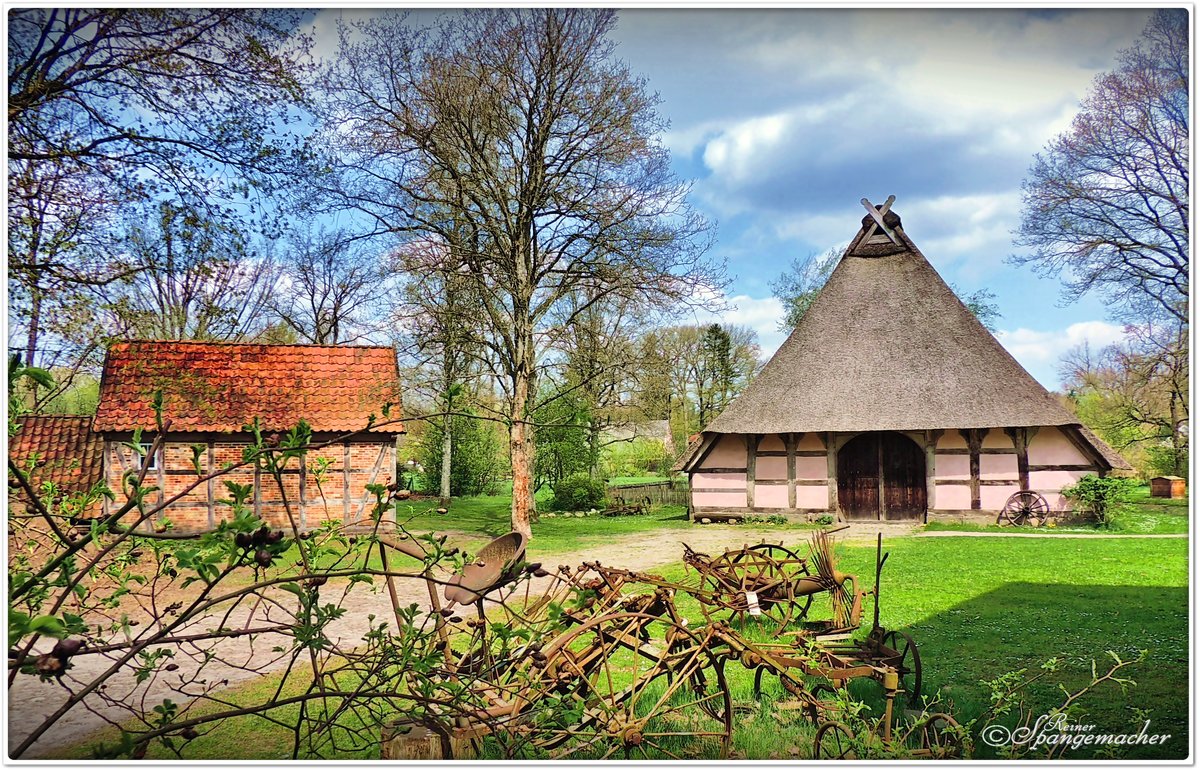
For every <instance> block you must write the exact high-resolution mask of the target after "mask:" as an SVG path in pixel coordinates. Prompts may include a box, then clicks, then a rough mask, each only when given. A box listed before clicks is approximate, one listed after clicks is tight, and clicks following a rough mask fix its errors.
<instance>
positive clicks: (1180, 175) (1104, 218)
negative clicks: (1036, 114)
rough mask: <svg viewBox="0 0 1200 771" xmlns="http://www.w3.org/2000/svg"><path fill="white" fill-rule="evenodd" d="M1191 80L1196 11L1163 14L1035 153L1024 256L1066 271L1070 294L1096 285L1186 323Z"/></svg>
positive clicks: (1042, 267)
mask: <svg viewBox="0 0 1200 771" xmlns="http://www.w3.org/2000/svg"><path fill="white" fill-rule="evenodd" d="M1188 87H1189V62H1188V14H1187V11H1185V10H1182V9H1169V10H1161V11H1157V12H1155V14H1154V16H1153V17H1152V18H1151V20H1150V23H1149V24H1148V25H1147V26H1146V29H1145V31H1144V32H1143V33H1142V36H1141V38H1140V39H1139V40H1138V41H1137V43H1136V44H1135V45H1134V46H1133V47H1132V48H1130V49H1128V50H1125V51H1122V52H1121V53H1120V55H1119V57H1118V67H1117V69H1116V70H1114V71H1113V72H1109V73H1106V74H1104V75H1101V76H1099V77H1098V78H1096V81H1095V83H1094V84H1093V86H1092V91H1091V93H1090V94H1089V95H1088V96H1087V98H1086V99H1085V100H1084V101H1083V105H1082V109H1081V111H1080V112H1079V114H1078V115H1077V116H1076V117H1075V120H1074V121H1073V122H1072V124H1071V128H1070V130H1069V131H1067V132H1066V133H1064V134H1062V135H1060V136H1059V137H1057V138H1055V139H1054V140H1053V141H1051V142H1050V144H1049V145H1047V147H1046V149H1045V150H1044V151H1043V152H1042V153H1040V154H1039V155H1038V156H1037V157H1036V159H1035V161H1034V165H1033V168H1032V169H1031V170H1030V172H1029V176H1028V178H1027V179H1026V180H1025V182H1024V184H1023V186H1022V188H1023V191H1024V196H1023V206H1024V209H1023V213H1022V218H1021V225H1020V229H1019V230H1018V231H1017V243H1018V244H1019V245H1021V246H1025V247H1028V248H1029V249H1030V252H1029V253H1028V254H1024V255H1017V256H1015V257H1014V258H1012V259H1013V261H1014V262H1015V263H1016V264H1019V265H1024V264H1028V265H1033V266H1034V267H1035V268H1036V269H1037V270H1038V271H1039V272H1041V273H1042V274H1044V275H1058V274H1060V273H1062V274H1065V275H1066V276H1067V281H1066V284H1065V289H1066V296H1067V297H1068V298H1070V299H1074V298H1076V297H1079V296H1081V295H1082V294H1084V293H1086V292H1089V291H1091V290H1096V291H1099V292H1101V293H1103V294H1104V295H1105V296H1106V297H1107V298H1108V299H1109V301H1110V302H1111V303H1112V305H1113V306H1114V308H1116V309H1117V310H1118V311H1121V310H1126V309H1129V308H1130V306H1137V312H1138V315H1141V312H1143V311H1144V310H1145V306H1147V305H1152V306H1153V307H1154V309H1155V312H1156V314H1158V315H1166V316H1171V317H1174V318H1176V319H1178V320H1179V321H1181V322H1183V323H1187V317H1188V311H1187V300H1188V257H1189V252H1188V237H1189V232H1190V231H1189V208H1188V196H1189V187H1188V184H1189V176H1188V175H1189V169H1188V165H1189V155H1188V152H1189V151H1188V147H1189V131H1188V128H1189V127H1188V119H1189V109H1188Z"/></svg>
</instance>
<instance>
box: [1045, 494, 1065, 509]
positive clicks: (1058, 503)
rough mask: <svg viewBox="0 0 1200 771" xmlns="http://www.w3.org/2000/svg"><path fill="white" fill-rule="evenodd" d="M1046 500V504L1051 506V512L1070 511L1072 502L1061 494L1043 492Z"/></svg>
mask: <svg viewBox="0 0 1200 771" xmlns="http://www.w3.org/2000/svg"><path fill="white" fill-rule="evenodd" d="M1042 495H1043V496H1045V498H1046V503H1048V504H1050V511H1070V510H1071V502H1070V501H1069V500H1067V499H1066V498H1064V497H1063V496H1062V495H1061V494H1060V493H1047V492H1043V493H1042Z"/></svg>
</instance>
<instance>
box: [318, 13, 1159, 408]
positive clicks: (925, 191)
mask: <svg viewBox="0 0 1200 771" xmlns="http://www.w3.org/2000/svg"><path fill="white" fill-rule="evenodd" d="M377 13H386V11H379V10H369V11H348V12H344V11H340V10H335V9H326V10H323V11H320V12H318V13H317V14H316V17H315V20H314V22H315V28H316V29H315V32H316V38H317V53H318V55H322V54H324V55H328V54H332V53H333V52H334V51H336V49H337V34H336V25H335V20H336V19H337V18H338V17H343V18H347V17H350V16H353V15H359V14H362V15H374V14H377ZM441 13H453V11H440V10H432V9H422V10H421V11H419V12H417V13H416V14H414V15H413V21H414V22H417V23H428V22H430V21H432V20H433V19H434V17H436V16H437V15H440V14H441ZM1150 13H1151V10H1150V9H1149V8H1148V7H1145V6H1143V7H1141V8H1135V9H1099V8H1096V9H1083V8H1080V9H1068V10H1048V9H1041V10H1030V9H953V8H943V9H855V8H844V9H812V8H790V9H788V8H776V9H750V10H745V9H734V8H730V9H686V8H676V9H643V8H624V9H621V10H620V11H619V22H618V25H617V28H616V31H615V35H614V36H615V38H616V39H617V41H618V42H619V45H618V49H617V55H618V56H619V57H621V58H622V59H624V60H625V61H626V62H628V64H629V65H630V68H631V70H632V71H633V72H634V73H636V74H638V75H640V76H643V77H645V78H646V79H647V82H648V85H649V88H650V89H651V90H653V91H657V92H658V93H659V95H660V96H661V99H662V104H661V106H660V110H661V111H662V113H663V114H664V115H665V116H667V117H668V118H669V119H670V121H671V130H670V132H669V133H668V134H667V136H666V137H665V138H664V139H665V141H666V142H667V144H668V145H669V147H670V149H671V151H672V157H673V163H674V165H675V168H676V171H677V172H678V174H679V176H680V177H682V178H684V179H690V180H694V191H693V203H694V205H695V206H696V207H697V208H698V209H699V210H700V211H701V212H703V213H704V214H705V215H706V216H707V217H708V218H709V219H711V220H713V221H715V222H716V223H717V242H716V245H715V246H714V250H715V254H716V256H718V257H724V258H725V259H726V260H727V262H728V270H729V274H730V277H731V279H732V281H731V285H730V290H729V292H728V298H727V299H728V301H729V305H730V309H729V310H728V311H726V312H724V313H722V314H720V315H719V318H721V319H722V320H724V321H727V322H730V323H735V324H744V325H747V326H750V327H753V328H754V329H755V330H756V331H757V332H758V335H759V340H760V342H761V344H762V347H763V353H764V356H766V355H769V354H771V353H773V352H774V351H775V349H776V348H777V347H778V346H779V345H780V343H782V342H783V338H784V334H783V333H782V332H780V331H779V329H778V321H779V318H780V317H781V315H782V309H781V306H780V304H779V302H778V301H777V300H776V299H775V298H773V297H772V296H771V290H770V283H771V281H772V280H773V279H774V278H775V277H777V276H778V275H779V274H780V273H781V272H782V271H783V270H784V269H785V267H786V266H787V265H788V263H789V262H790V260H791V259H792V258H794V257H805V256H807V255H810V254H813V253H820V252H824V251H826V250H828V249H830V248H831V247H835V246H838V245H844V244H846V243H847V242H848V241H849V240H850V238H852V237H853V236H854V234H855V233H856V232H857V230H858V227H859V222H860V221H861V219H862V217H863V215H864V211H863V209H862V206H861V204H860V203H859V200H860V199H861V198H863V197H864V196H865V197H867V198H870V199H871V200H873V201H877V202H878V201H882V200H884V199H886V198H887V196H888V195H895V196H896V203H895V205H894V210H895V211H896V212H897V213H898V214H900V215H901V216H902V217H903V221H904V227H905V232H906V233H908V235H909V237H910V238H912V239H913V240H914V241H915V242H916V244H917V245H918V246H919V247H920V248H921V251H922V252H924V254H925V255H926V257H928V258H929V260H930V261H931V262H932V263H933V265H934V267H935V268H937V270H938V271H939V272H940V273H941V274H942V277H943V278H945V279H946V280H947V281H948V282H949V283H952V284H955V285H956V286H957V287H958V288H959V289H960V290H961V291H963V292H967V293H969V292H973V291H975V290H979V289H984V288H986V289H989V290H991V291H992V292H994V293H995V295H996V298H997V300H996V301H997V304H998V306H999V309H1000V312H1001V314H1002V316H1001V319H1000V321H999V323H998V327H999V331H998V332H997V337H998V338H999V339H1000V341H1001V343H1003V344H1004V345H1005V347H1006V348H1007V349H1008V350H1009V351H1010V352H1011V353H1012V354H1013V355H1014V356H1015V357H1016V358H1017V360H1018V361H1020V362H1021V363H1022V364H1023V365H1024V366H1025V367H1026V368H1027V369H1028V370H1029V371H1030V372H1031V373H1032V374H1033V376H1034V377H1036V378H1037V379H1038V380H1039V381H1041V382H1042V384H1043V385H1045V386H1047V387H1048V388H1057V387H1058V386H1059V385H1060V378H1059V376H1058V361H1059V359H1060V357H1061V356H1062V354H1063V353H1065V352H1066V351H1068V350H1069V349H1071V348H1072V347H1074V346H1077V345H1079V344H1081V343H1083V342H1089V343H1091V344H1092V345H1094V346H1100V345H1105V344H1107V343H1110V342H1113V341H1114V340H1116V339H1119V337H1120V335H1121V328H1120V327H1119V326H1118V325H1115V324H1112V323H1109V322H1108V321H1107V315H1106V312H1105V308H1104V306H1103V304H1102V302H1101V301H1100V300H1099V299H1097V298H1085V299H1084V300H1082V301H1079V302H1076V303H1073V304H1069V305H1063V304H1062V302H1061V295H1060V289H1061V283H1060V281H1059V280H1058V279H1057V278H1055V277H1051V278H1039V277H1038V276H1037V275H1035V274H1034V272H1033V271H1032V270H1031V269H1030V268H1027V267H1026V268H1018V267H1014V266H1012V265H1009V264H1007V263H1006V261H1005V260H1006V258H1007V257H1008V256H1009V255H1011V254H1013V252H1014V246H1013V243H1012V233H1013V230H1014V229H1015V228H1016V227H1017V225H1018V223H1019V216H1020V185H1021V180H1022V178H1023V177H1024V175H1025V172H1026V170H1027V169H1028V168H1029V167H1030V165H1031V163H1032V160H1033V156H1034V154H1035V153H1036V152H1038V151H1039V150H1040V149H1041V148H1042V147H1043V146H1044V145H1045V144H1046V143H1047V141H1049V140H1050V139H1051V138H1053V137H1054V136H1055V135H1056V134H1058V133H1060V132H1062V131H1064V130H1065V129H1066V128H1067V127H1068V126H1069V125H1070V122H1071V119H1072V117H1073V116H1074V115H1075V113H1076V111H1077V110H1078V107H1079V102H1080V100H1081V98H1082V97H1083V96H1084V95H1085V94H1086V93H1087V91H1088V88H1089V85H1090V83H1091V82H1092V79H1093V78H1094V77H1095V76H1096V75H1097V74H1099V73H1100V72H1103V71H1106V70H1109V69H1111V68H1112V67H1113V66H1114V63H1115V57H1116V54H1117V52H1118V50H1119V49H1121V48H1124V47H1128V46H1129V45H1130V44H1131V43H1132V42H1133V41H1134V40H1135V39H1136V38H1137V36H1138V35H1139V34H1140V32H1141V30H1142V28H1143V27H1144V26H1145V23H1146V21H1147V19H1148V17H1149V15H1150ZM708 320H709V317H703V318H697V319H696V321H708Z"/></svg>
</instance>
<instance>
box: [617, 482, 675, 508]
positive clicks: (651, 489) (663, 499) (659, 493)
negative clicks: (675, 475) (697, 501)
mask: <svg viewBox="0 0 1200 771" xmlns="http://www.w3.org/2000/svg"><path fill="white" fill-rule="evenodd" d="M608 497H609V499H610V500H613V499H616V498H624V499H625V502H626V503H637V502H638V501H644V500H645V499H646V498H649V499H650V504H651V505H652V506H658V505H662V504H665V505H668V506H686V505H687V504H688V488H687V483H686V482H671V481H667V482H648V483H644V484H636V485H617V486H615V487H610V488H608Z"/></svg>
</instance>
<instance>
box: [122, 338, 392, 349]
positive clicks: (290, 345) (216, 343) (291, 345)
mask: <svg viewBox="0 0 1200 771" xmlns="http://www.w3.org/2000/svg"><path fill="white" fill-rule="evenodd" d="M135 343H155V344H167V345H202V346H231V347H232V346H258V347H261V348H365V349H367V350H388V351H391V350H394V349H393V347H392V346H390V345H362V344H358V343H354V344H342V343H334V344H329V343H251V342H244V341H243V342H238V341H234V340H164V339H159V338H149V337H147V338H138V339H134V340H121V341H119V342H115V343H113V344H112V345H111V346H109V349H110V350H111V349H112V348H117V347H121V346H129V345H133V344H135Z"/></svg>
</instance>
